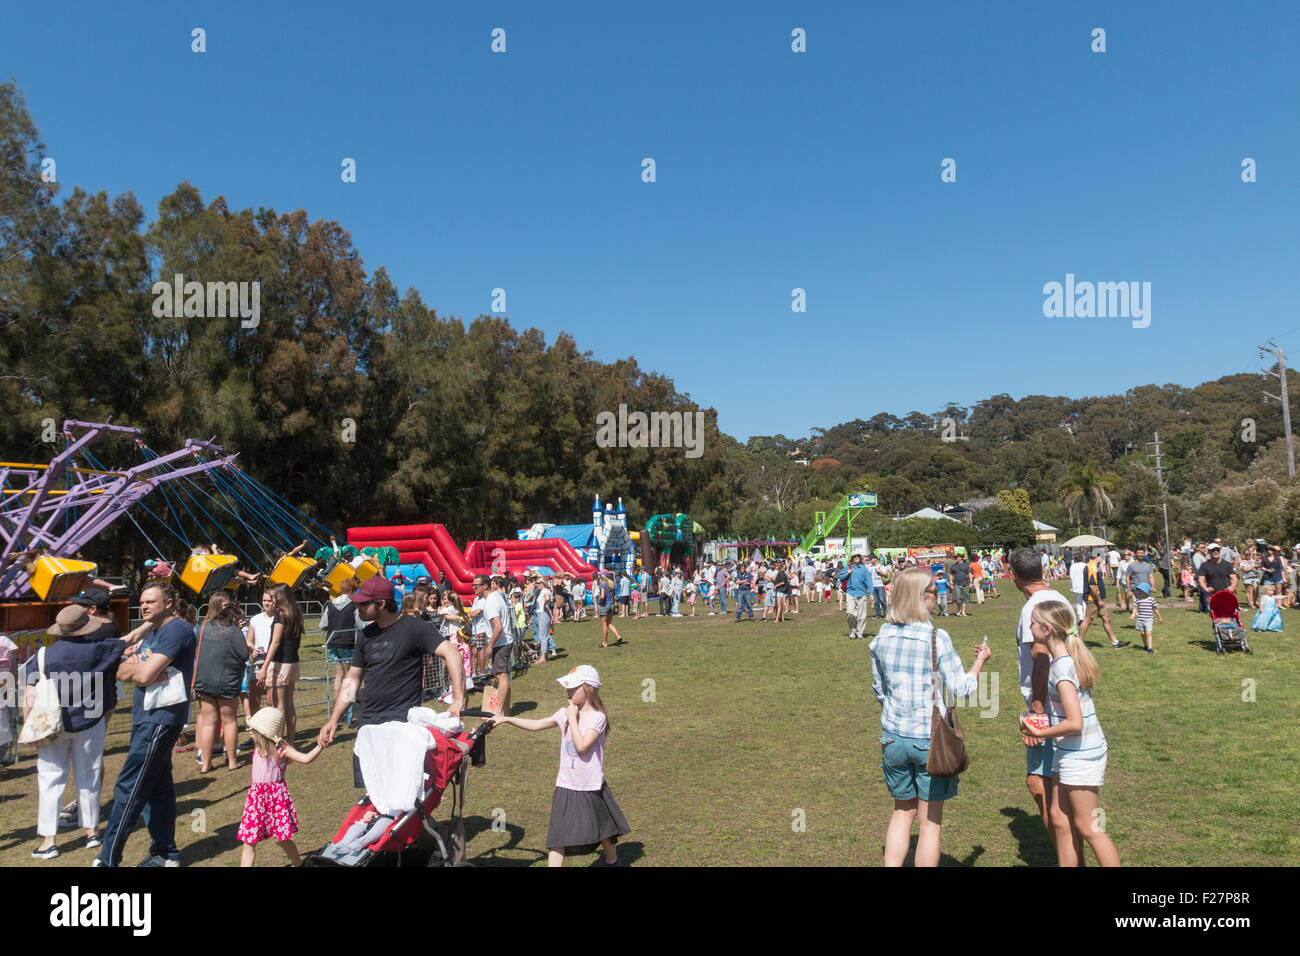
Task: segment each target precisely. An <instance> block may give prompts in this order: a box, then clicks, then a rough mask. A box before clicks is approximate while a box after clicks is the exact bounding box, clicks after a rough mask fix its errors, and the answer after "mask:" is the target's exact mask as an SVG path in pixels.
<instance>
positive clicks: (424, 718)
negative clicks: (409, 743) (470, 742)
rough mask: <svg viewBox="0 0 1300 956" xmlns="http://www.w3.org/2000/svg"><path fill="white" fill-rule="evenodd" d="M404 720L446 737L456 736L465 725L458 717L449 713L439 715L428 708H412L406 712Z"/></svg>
mask: <svg viewBox="0 0 1300 956" xmlns="http://www.w3.org/2000/svg"><path fill="white" fill-rule="evenodd" d="M406 719H407V721H408V722H409V723H412V724H419V725H420V726H422V727H433V728H435V729H437V730H439V731H441V732H442V733H444V734H448V735H451V734H458V733H460V732H461V731H462V730H464V729H465V724H464V723H463V722H462V721H461V719H460V718H459V717H453V716H452V715H451V714H449V713H447V714H440V713H438V711H436V710H431V709H429V708H428V707H412V708H411V709H410V710H408V711H407V712H406Z"/></svg>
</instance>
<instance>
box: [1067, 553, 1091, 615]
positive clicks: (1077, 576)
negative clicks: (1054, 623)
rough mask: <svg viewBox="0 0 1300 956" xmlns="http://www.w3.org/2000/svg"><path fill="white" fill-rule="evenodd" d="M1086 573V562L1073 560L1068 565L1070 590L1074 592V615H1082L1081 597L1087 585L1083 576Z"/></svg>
mask: <svg viewBox="0 0 1300 956" xmlns="http://www.w3.org/2000/svg"><path fill="white" fill-rule="evenodd" d="M1087 573H1088V562H1087V561H1080V560H1077V559H1076V560H1075V561H1074V562H1073V563H1072V564H1071V565H1070V590H1071V591H1072V592H1073V593H1074V616H1075V617H1083V612H1084V607H1083V597H1084V592H1086V591H1087V587H1086V586H1085V585H1084V583H1083V581H1084V577H1085V576H1086V575H1087Z"/></svg>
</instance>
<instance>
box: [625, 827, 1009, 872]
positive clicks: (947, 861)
mask: <svg viewBox="0 0 1300 956" xmlns="http://www.w3.org/2000/svg"><path fill="white" fill-rule="evenodd" d="M920 839H921V837H920V834H916V833H913V834H912V841H911V843H910V844H909V846H908V848H907V856H906V857H904V858H903V866H916V844H917V841H918V840H920ZM636 846H638V847H640V844H636ZM620 855H621V854H620ZM983 855H984V847H983V846H981V845H979V844H976V845H975V846H973V847H971V850H970V852H969V853H968V854H966V856H965V857H963V858H962V859H960V860H959V859H957V858H956V857H955V856H953V855H952V854H951V853H944V852H942V851H940V853H939V865H940V866H967V867H969V866H974V865H975V861H976V860H978V859H979V858H980V857H982V856H983ZM884 857H885V845H884V844H883V843H882V844H881V845H880V859H882V860H883V859H884Z"/></svg>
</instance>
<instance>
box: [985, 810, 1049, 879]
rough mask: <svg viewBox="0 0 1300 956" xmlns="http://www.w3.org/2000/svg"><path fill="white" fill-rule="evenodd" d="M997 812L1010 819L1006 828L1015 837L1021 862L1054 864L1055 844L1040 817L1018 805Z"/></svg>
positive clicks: (1033, 864)
mask: <svg viewBox="0 0 1300 956" xmlns="http://www.w3.org/2000/svg"><path fill="white" fill-rule="evenodd" d="M999 812H1000V813H1001V814H1002V815H1003V816H1004V817H1007V818H1008V819H1010V821H1011V822H1010V823H1009V824H1008V825H1007V829H1008V830H1010V831H1011V836H1012V837H1013V838H1015V841H1016V846H1017V847H1018V848H1019V852H1018V855H1019V857H1020V859H1021V861H1022V862H1024V863H1027V864H1028V865H1029V866H1053V865H1055V863H1056V845H1055V844H1054V843H1053V842H1052V839H1051V837H1049V836H1048V835H1047V831H1046V830H1045V829H1044V828H1043V820H1042V818H1041V817H1039V816H1038V815H1037V814H1033V813H1027V812H1026V811H1024V810H1022V809H1021V808H1020V807H1003V808H1002V809H1001V811H999Z"/></svg>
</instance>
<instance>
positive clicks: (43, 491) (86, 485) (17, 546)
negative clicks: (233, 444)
mask: <svg viewBox="0 0 1300 956" xmlns="http://www.w3.org/2000/svg"><path fill="white" fill-rule="evenodd" d="M73 427H80V428H85V429H87V433H86V434H85V435H83V436H82V437H81V438H79V439H77V440H76V441H75V442H73V443H72V444H71V445H70V446H69V447H68V448H67V449H66V450H65V451H64V452H63V453H62V454H60V455H58V456H56V458H55V459H54V460H53V461H51V462H50V467H49V468H47V469H45V471H44V473H43V474H41V475H40V477H39V478H37V479H36V481H35V482H34V483H32V484H30V485H29V488H28V489H25V491H30V492H34V493H33V494H32V495H31V497H32V499H33V500H32V501H31V502H29V503H28V504H27V506H26V507H24V508H23V509H22V510H21V513H22V517H21V518H19V519H18V520H17V521H16V522H13V523H12V530H8V529H6V527H5V525H6V524H8V523H10V521H9V520H7V519H8V516H7V515H5V513H4V510H3V509H0V537H3V539H4V545H3V550H2V551H0V569H4V570H3V574H0V597H5V598H16V597H18V596H20V595H21V594H22V593H23V592H24V591H25V590H26V589H27V578H28V576H27V572H26V571H24V570H23V568H22V566H21V565H19V564H17V563H16V562H12V566H10V567H6V565H9V564H11V559H12V556H14V555H16V554H17V553H18V552H19V551H20V550H22V549H21V545H22V542H23V540H24V538H30V539H31V541H32V543H33V544H44V546H45V547H46V548H47V549H48V550H49V551H50V552H51V553H53V554H54V555H56V556H65V555H67V554H72V553H75V552H77V551H78V550H79V549H80V548H82V547H83V546H84V545H85V544H87V543H88V542H89V541H91V540H92V539H93V538H94V537H95V535H97V534H99V533H100V532H101V531H103V530H104V529H105V528H107V527H108V526H109V525H110V524H112V523H113V522H114V521H115V520H117V519H118V518H119V517H121V516H122V515H123V514H125V513H126V512H127V511H128V510H129V509H130V508H131V507H133V506H134V505H135V504H136V503H137V502H139V501H140V500H141V499H142V498H144V497H145V496H146V495H148V494H149V492H151V491H153V490H154V489H155V488H156V487H158V486H159V485H160V484H162V483H164V482H167V481H171V480H172V479H175V478H183V477H186V476H188V475H192V474H196V473H203V472H208V471H212V470H213V469H215V468H219V467H222V466H225V465H229V464H230V463H231V462H233V461H234V460H235V458H236V457H237V456H235V455H227V456H226V457H224V458H215V459H213V460H212V461H201V460H200V461H199V462H198V463H197V464H194V465H190V466H188V467H185V468H178V469H175V470H172V471H164V472H162V473H160V474H150V473H151V472H156V471H157V470H158V469H159V468H162V467H164V466H168V465H170V464H171V463H172V462H173V461H176V460H178V459H181V458H184V457H186V456H188V455H195V456H197V453H198V451H199V450H200V449H202V450H208V451H213V452H217V453H220V451H221V447H220V446H219V445H215V444H213V443H212V442H210V441H196V440H194V439H191V440H189V441H187V442H186V443H185V448H183V449H182V450H180V451H175V452H172V453H170V454H168V455H163V456H161V457H158V458H155V459H153V460H152V461H148V462H145V463H144V464H141V465H137V466H135V467H134V468H129V469H127V470H125V471H122V472H117V473H114V474H113V475H106V474H96V475H94V476H93V477H90V478H79V479H78V481H77V483H76V485H74V486H73V487H72V488H69V489H68V490H67V492H66V493H65V494H63V495H60V496H59V497H58V498H57V499H54V500H49V499H50V497H51V496H50V495H49V491H50V490H51V488H52V487H53V485H54V484H55V483H56V482H57V481H58V480H59V478H61V477H62V476H63V474H64V472H65V471H66V469H67V466H68V462H69V461H70V460H71V459H72V455H73V454H74V453H76V452H78V451H80V450H81V449H82V448H83V447H85V446H86V445H87V444H88V443H90V442H91V441H93V440H94V439H95V438H97V437H99V435H100V434H102V433H103V432H104V431H115V432H120V433H123V434H129V435H131V436H132V437H133V438H135V439H136V440H137V441H138V440H139V435H140V432H139V430H138V429H135V428H127V427H124V426H121V425H110V424H108V423H107V422H105V423H102V424H95V423H91V422H79V421H67V422H64V425H63V430H64V433H65V434H67V435H69V436H70V435H71V429H72V428H73ZM8 474H9V470H8V469H6V470H5V472H4V473H2V474H0V479H3V478H4V477H6V476H7V475H8ZM83 506H86V511H85V512H84V513H82V514H81V515H78V516H77V519H76V520H75V521H74V522H72V523H71V524H70V525H69V526H68V527H67V529H66V530H65V531H64V532H63V534H61V535H57V533H56V532H55V531H54V530H53V529H54V528H55V527H56V526H57V523H58V520H59V518H60V517H61V516H63V515H65V514H66V513H67V512H68V510H69V509H72V508H79V507H83ZM46 513H48V514H49V517H48V519H47V520H46V521H45V524H44V526H42V527H41V528H39V529H35V528H32V525H33V524H34V523H35V520H36V517H37V515H38V514H39V515H42V516H44V515H45V514H46ZM29 529H30V530H29Z"/></svg>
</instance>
